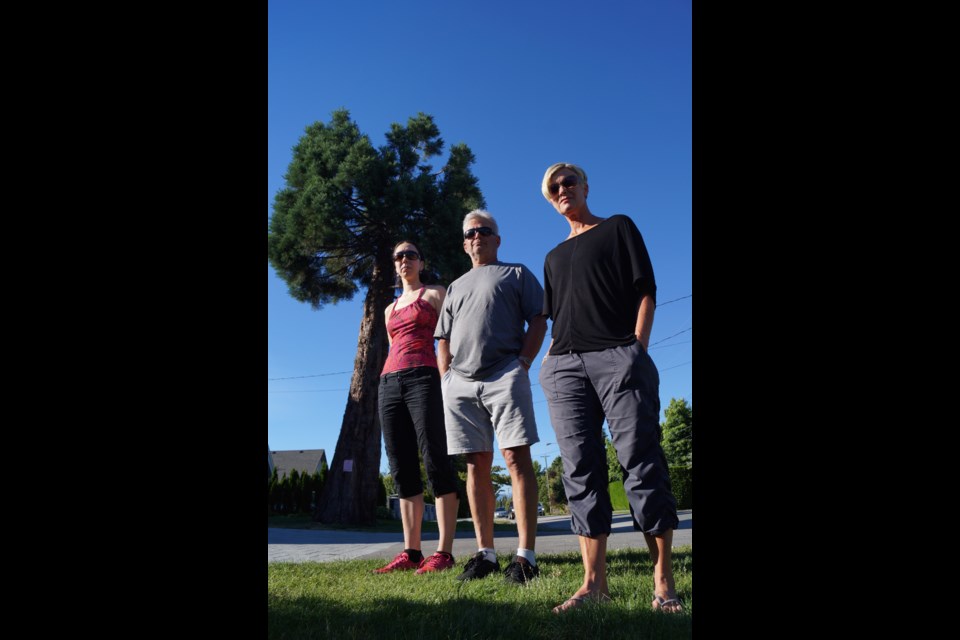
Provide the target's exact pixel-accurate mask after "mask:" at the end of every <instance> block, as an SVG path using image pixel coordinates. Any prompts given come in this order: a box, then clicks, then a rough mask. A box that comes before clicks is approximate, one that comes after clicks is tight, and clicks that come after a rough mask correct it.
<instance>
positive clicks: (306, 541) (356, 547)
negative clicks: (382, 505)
mask: <svg viewBox="0 0 960 640" xmlns="http://www.w3.org/2000/svg"><path fill="white" fill-rule="evenodd" d="M677 515H678V516H679V517H680V525H679V526H678V527H677V528H676V530H674V532H673V546H674V547H682V546H688V545H689V546H692V545H693V510H692V509H683V510H680V511H678V512H677ZM438 538H439V535H438V534H436V533H425V534H423V545H422V546H423V553H424V555H430V554H431V553H433V552H434V551H436V540H437V539H438ZM517 543H518V539H517V534H516V533H514V532H512V531H497V532H495V533H494V544H495V545H496V548H497V551H498V552H499V553H510V552H513V551H515V550H516V548H517ZM627 548H638V549H646V548H647V545H646V542H645V541H644V538H643V534H642V533H640V532H639V531H634V530H633V525H632V524H631V522H630V516H629V514H619V515H614V516H613V528H612V530H611V532H610V537H609V538H608V539H607V550H613V549H627ZM579 550H580V543H579V541H578V540H577V536H576V535H574V534H573V533H571V531H570V517H569V516H540V517H539V518H538V522H537V553H563V552H566V551H579ZM401 551H403V534H402V533H370V532H364V531H339V530H336V531H331V530H314V529H270V528H268V529H267V561H268V562H331V561H334V560H349V559H352V558H387V559H389V558H392V557H393V556H395V555H396V554H398V553H400V552H401ZM476 551H477V540H476V537H475V536H474V534H473V532H472V531H458V532H457V533H456V536H455V537H454V541H453V555H454V557H455V558H456V559H457V560H458V561H459V560H460V559H461V558H466V557H468V556H470V555H472V554H474V553H476Z"/></svg>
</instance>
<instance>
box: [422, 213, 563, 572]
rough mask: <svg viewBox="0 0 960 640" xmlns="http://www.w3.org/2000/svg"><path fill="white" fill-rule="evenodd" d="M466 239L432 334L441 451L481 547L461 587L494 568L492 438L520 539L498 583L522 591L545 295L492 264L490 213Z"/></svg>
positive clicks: (529, 567) (531, 535)
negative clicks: (456, 467) (443, 438)
mask: <svg viewBox="0 0 960 640" xmlns="http://www.w3.org/2000/svg"><path fill="white" fill-rule="evenodd" d="M463 237H464V240H463V250H464V251H465V252H466V253H467V255H469V256H470V260H471V261H472V262H473V268H472V269H471V270H470V271H468V272H467V273H465V274H464V275H462V276H461V277H459V278H457V279H456V280H454V281H453V282H452V283H451V284H450V286H449V287H447V295H446V298H445V299H444V302H443V308H442V309H441V310H440V319H439V321H438V323H437V329H436V331H435V332H434V337H435V338H437V340H438V341H439V342H438V344H437V365H438V367H439V369H440V375H441V382H440V386H441V389H442V391H443V405H444V421H445V425H446V432H447V452H448V453H449V454H450V455H456V454H460V453H464V454H466V456H467V498H468V500H469V502H470V512H471V515H472V516H473V527H474V531H475V532H476V535H477V546H478V548H479V551H478V552H477V554H476V555H474V556H473V557H472V558H471V559H470V560H469V561H468V562H467V564H466V566H465V567H464V571H463V573H462V574H460V575H459V576H458V578H457V579H458V580H472V579H477V578H483V577H486V576H487V575H489V574H490V573H492V572H494V571H499V570H500V564H499V562H498V561H497V556H496V552H495V550H494V547H493V509H494V495H493V484H492V482H491V479H490V469H491V466H492V464H493V440H494V434H496V439H497V441H498V442H499V444H500V451H501V453H502V454H503V458H504V460H505V461H506V463H507V469H508V470H509V471H510V481H511V486H512V488H513V505H514V513H515V514H516V517H517V534H518V537H519V545H518V549H517V554H516V556H515V557H514V559H513V562H511V563H510V564H509V565H508V566H507V568H506V569H505V570H504V575H505V577H506V579H507V580H508V581H510V582H514V583H518V584H523V583H525V582H527V581H529V580H531V579H532V578H535V577H536V576H537V575H538V574H539V573H540V569H539V567H537V559H536V555H535V553H534V544H535V542H536V531H537V478H536V475H535V474H534V471H533V460H532V458H531V457H530V445H532V444H534V443H536V442H539V441H540V438H539V437H538V436H537V423H536V419H535V418H534V414H533V395H532V394H531V392H530V378H529V375H528V373H527V372H528V371H529V369H530V364H531V362H532V359H533V357H534V356H536V355H537V352H538V351H540V346H541V345H542V344H543V336H544V334H545V333H546V331H547V321H546V318H545V317H544V316H543V315H542V313H543V287H541V286H540V283H539V282H538V281H537V278H536V276H535V275H533V273H532V272H531V271H530V270H529V269H528V268H527V267H526V266H524V265H522V264H509V263H504V262H500V261H499V260H498V259H497V251H498V249H499V247H500V233H499V230H498V228H497V222H496V220H494V219H493V216H491V215H490V214H489V213H488V212H486V211H483V210H482V209H477V210H474V211H471V212H470V213H468V214H467V216H466V218H464V220H463ZM524 324H526V325H527V328H526V331H524Z"/></svg>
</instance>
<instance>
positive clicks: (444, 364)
mask: <svg viewBox="0 0 960 640" xmlns="http://www.w3.org/2000/svg"><path fill="white" fill-rule="evenodd" d="M452 359H453V358H452V357H451V356H450V342H448V341H447V340H444V339H443V338H441V339H440V340H438V341H437V368H438V369H439V370H440V377H441V378H442V377H443V376H444V375H446V373H447V369H449V368H450V361H451V360H452Z"/></svg>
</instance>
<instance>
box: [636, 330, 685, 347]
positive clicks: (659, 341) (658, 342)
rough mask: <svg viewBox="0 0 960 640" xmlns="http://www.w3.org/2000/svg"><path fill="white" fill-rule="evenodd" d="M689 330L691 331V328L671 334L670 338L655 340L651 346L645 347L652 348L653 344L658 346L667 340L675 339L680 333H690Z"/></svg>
mask: <svg viewBox="0 0 960 640" xmlns="http://www.w3.org/2000/svg"><path fill="white" fill-rule="evenodd" d="M691 330H693V327H689V328H687V329H684V330H683V331H678V332H677V333H675V334H673V335H672V336H667V337H666V338H664V339H663V340H657V341H656V342H654V343H653V344H651V345H650V346H649V347H647V349H649V348H650V347H652V346H653V345H654V344H660V343H661V342H666V341H667V340H669V339H670V338H676V337H677V336H678V335H680V334H681V333H686V332H687V331H691Z"/></svg>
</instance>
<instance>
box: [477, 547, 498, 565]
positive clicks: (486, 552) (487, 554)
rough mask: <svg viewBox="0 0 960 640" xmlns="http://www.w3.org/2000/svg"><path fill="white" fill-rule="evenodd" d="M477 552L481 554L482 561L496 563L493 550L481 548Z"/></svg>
mask: <svg viewBox="0 0 960 640" xmlns="http://www.w3.org/2000/svg"><path fill="white" fill-rule="evenodd" d="M479 551H480V553H482V554H483V559H484V560H489V561H490V562H496V561H497V552H496V551H494V550H493V549H490V548H488V547H483V548H482V549H479Z"/></svg>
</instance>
